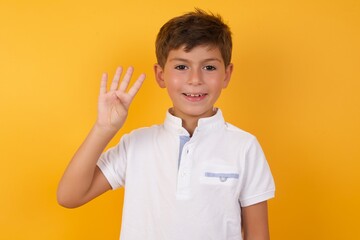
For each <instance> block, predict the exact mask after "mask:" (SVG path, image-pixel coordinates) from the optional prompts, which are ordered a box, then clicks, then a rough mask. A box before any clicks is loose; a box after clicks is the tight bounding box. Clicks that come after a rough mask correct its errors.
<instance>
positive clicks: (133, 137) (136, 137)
mask: <svg viewBox="0 0 360 240" xmlns="http://www.w3.org/2000/svg"><path fill="white" fill-rule="evenodd" d="M162 128H163V125H152V126H149V127H141V128H137V129H134V130H132V131H131V132H130V133H128V134H125V135H124V136H123V138H124V139H125V140H127V141H141V140H145V139H149V138H151V139H152V138H154V136H156V135H158V133H159V131H161V129H162Z"/></svg>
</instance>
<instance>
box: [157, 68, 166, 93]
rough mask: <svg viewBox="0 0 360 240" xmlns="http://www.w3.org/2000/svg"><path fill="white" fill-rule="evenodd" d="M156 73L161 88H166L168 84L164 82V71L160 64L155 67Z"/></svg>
mask: <svg viewBox="0 0 360 240" xmlns="http://www.w3.org/2000/svg"><path fill="white" fill-rule="evenodd" d="M154 72H155V79H156V82H157V83H158V85H159V87H161V88H166V84H165V81H164V70H163V68H162V67H161V66H160V65H159V64H158V63H157V64H155V65H154Z"/></svg>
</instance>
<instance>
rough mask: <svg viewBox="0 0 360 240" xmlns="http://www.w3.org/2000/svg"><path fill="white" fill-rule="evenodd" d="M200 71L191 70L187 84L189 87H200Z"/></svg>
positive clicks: (201, 80)
mask: <svg viewBox="0 0 360 240" xmlns="http://www.w3.org/2000/svg"><path fill="white" fill-rule="evenodd" d="M202 77H203V76H202V74H201V70H196V69H192V71H190V74H189V78H188V84H190V85H200V84H202V82H203V79H202Z"/></svg>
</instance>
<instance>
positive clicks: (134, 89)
mask: <svg viewBox="0 0 360 240" xmlns="http://www.w3.org/2000/svg"><path fill="white" fill-rule="evenodd" d="M145 78H146V75H145V73H142V74H141V75H140V76H139V77H138V79H137V80H136V82H135V83H134V84H133V85H132V86H131V88H130V90H129V92H128V94H129V95H130V96H131V97H134V96H135V95H136V93H137V92H138V91H139V90H140V88H141V86H142V84H143V82H144V80H145Z"/></svg>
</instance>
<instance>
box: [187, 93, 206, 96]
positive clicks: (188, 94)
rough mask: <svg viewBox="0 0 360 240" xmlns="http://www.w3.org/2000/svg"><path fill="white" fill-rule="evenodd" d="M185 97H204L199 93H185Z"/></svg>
mask: <svg viewBox="0 0 360 240" xmlns="http://www.w3.org/2000/svg"><path fill="white" fill-rule="evenodd" d="M185 95H186V96H188V97H201V96H204V95H205V94H203V93H200V94H191V93H185Z"/></svg>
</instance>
